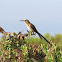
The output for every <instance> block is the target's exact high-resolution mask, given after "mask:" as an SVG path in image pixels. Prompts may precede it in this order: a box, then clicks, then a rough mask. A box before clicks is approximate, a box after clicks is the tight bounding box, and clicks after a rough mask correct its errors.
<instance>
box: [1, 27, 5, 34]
mask: <svg viewBox="0 0 62 62" xmlns="http://www.w3.org/2000/svg"><path fill="white" fill-rule="evenodd" d="M0 33H2V34H3V33H5V31H4V29H3V28H2V27H1V26H0Z"/></svg>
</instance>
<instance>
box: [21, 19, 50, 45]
mask: <svg viewBox="0 0 62 62" xmlns="http://www.w3.org/2000/svg"><path fill="white" fill-rule="evenodd" d="M21 21H24V22H25V24H26V26H27V28H28V29H29V31H31V32H36V33H37V34H38V35H39V37H40V38H41V39H42V38H44V39H45V40H46V41H47V42H48V43H49V44H50V42H49V41H48V40H47V39H46V38H45V37H44V36H43V35H41V34H40V33H39V32H38V31H37V29H36V27H35V26H34V25H33V24H32V23H30V22H29V20H21Z"/></svg>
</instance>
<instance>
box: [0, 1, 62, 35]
mask: <svg viewBox="0 0 62 62" xmlns="http://www.w3.org/2000/svg"><path fill="white" fill-rule="evenodd" d="M22 19H29V20H30V22H31V23H33V24H34V25H35V26H36V28H37V30H38V31H39V32H40V33H41V34H45V33H50V34H51V35H54V34H55V33H62V0H0V26H2V27H3V28H4V30H5V31H7V32H19V31H23V33H25V32H26V30H27V28H26V26H25V24H24V23H23V22H20V20H22Z"/></svg>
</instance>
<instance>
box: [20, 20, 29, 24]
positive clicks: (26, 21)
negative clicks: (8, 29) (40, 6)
mask: <svg viewBox="0 0 62 62" xmlns="http://www.w3.org/2000/svg"><path fill="white" fill-rule="evenodd" d="M21 21H24V22H25V23H26V24H27V23H30V22H29V20H27V19H26V20H21Z"/></svg>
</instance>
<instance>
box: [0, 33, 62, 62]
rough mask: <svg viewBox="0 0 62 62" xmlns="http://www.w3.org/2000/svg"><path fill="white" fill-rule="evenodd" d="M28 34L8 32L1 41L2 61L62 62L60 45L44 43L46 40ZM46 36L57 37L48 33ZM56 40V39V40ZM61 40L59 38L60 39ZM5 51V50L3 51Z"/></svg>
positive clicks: (0, 52)
mask: <svg viewBox="0 0 62 62" xmlns="http://www.w3.org/2000/svg"><path fill="white" fill-rule="evenodd" d="M27 36H28V34H22V33H21V32H19V33H18V34H16V33H6V34H4V35H3V36H2V37H1V41H0V47H1V50H0V55H1V56H0V61H3V62H62V51H61V49H60V47H59V46H58V45H56V44H55V43H53V42H52V41H51V43H52V46H50V45H49V44H47V43H46V44H44V43H43V44H42V42H43V41H44V40H42V42H41V40H40V39H39V38H33V37H30V36H28V37H27ZM45 37H46V38H47V37H48V39H49V38H51V39H52V40H53V39H54V40H55V38H54V37H51V36H50V35H49V34H46V35H45ZM55 41H56V40H55ZM58 41H59V40H58ZM44 42H45V41H44ZM2 51H3V52H2Z"/></svg>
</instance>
